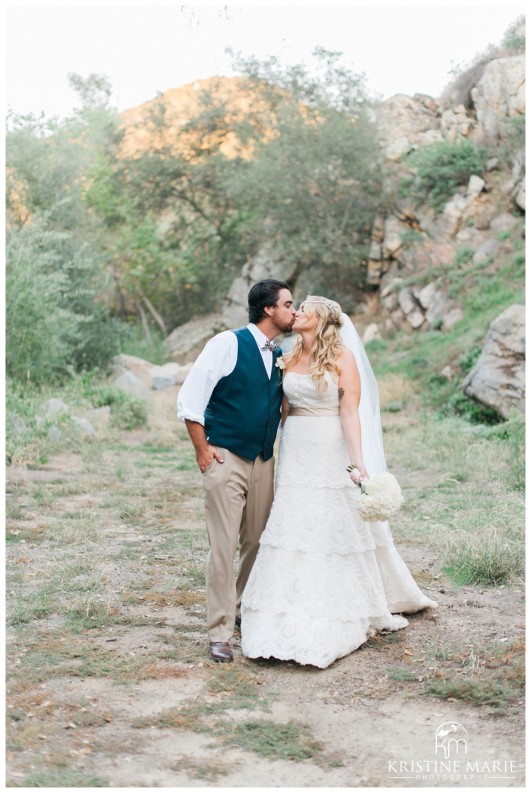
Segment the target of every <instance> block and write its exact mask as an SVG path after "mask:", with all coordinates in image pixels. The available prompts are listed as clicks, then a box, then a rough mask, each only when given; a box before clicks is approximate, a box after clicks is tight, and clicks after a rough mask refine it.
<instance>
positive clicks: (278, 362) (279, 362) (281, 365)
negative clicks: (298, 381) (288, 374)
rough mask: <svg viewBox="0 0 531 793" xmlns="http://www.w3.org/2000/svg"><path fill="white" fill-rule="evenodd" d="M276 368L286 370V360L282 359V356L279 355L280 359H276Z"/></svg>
mask: <svg viewBox="0 0 531 793" xmlns="http://www.w3.org/2000/svg"><path fill="white" fill-rule="evenodd" d="M275 366H276V367H278V369H280V371H282V369H285V368H286V364H285V363H284V358H283V357H282V355H279V356H278V358H277V359H276V361H275Z"/></svg>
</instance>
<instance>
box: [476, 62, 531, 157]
mask: <svg viewBox="0 0 531 793" xmlns="http://www.w3.org/2000/svg"><path fill="white" fill-rule="evenodd" d="M470 95H471V97H472V101H473V102H474V106H475V110H476V117H477V120H478V128H479V136H480V137H481V139H482V141H483V142H485V143H486V144H487V145H490V146H492V145H495V144H497V143H499V141H500V140H501V139H502V138H503V135H504V126H505V125H504V122H505V121H506V119H508V118H511V117H514V116H518V115H520V116H523V115H524V114H525V56H524V55H515V56H514V57H512V58H497V59H496V60H493V61H491V62H490V63H488V64H487V66H486V67H485V71H484V73H483V76H482V77H481V79H480V81H479V82H478V84H477V85H476V86H475V87H474V88H473V89H472V91H471V92H470Z"/></svg>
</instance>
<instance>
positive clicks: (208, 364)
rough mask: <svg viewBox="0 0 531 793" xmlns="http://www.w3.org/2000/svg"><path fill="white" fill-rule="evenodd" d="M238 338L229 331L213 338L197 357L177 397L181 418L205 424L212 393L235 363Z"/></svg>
mask: <svg viewBox="0 0 531 793" xmlns="http://www.w3.org/2000/svg"><path fill="white" fill-rule="evenodd" d="M237 356H238V340H237V338H236V336H235V335H234V333H233V332H232V331H230V330H227V331H223V332H222V333H218V335H217V336H214V338H212V339H210V341H208V342H207V343H206V345H205V347H204V349H203V351H202V352H201V353H200V354H199V356H198V357H197V358H196V360H195V362H194V365H193V366H192V368H191V369H190V372H189V373H188V376H187V377H186V380H185V381H184V383H183V384H182V386H181V390H180V391H179V396H178V397H177V415H178V417H179V419H180V420H181V421H185V420H186V419H189V420H190V421H197V422H198V423H199V424H203V425H204V423H205V409H206V406H207V405H208V403H209V401H210V397H211V396H212V392H213V390H214V388H215V387H216V385H217V384H218V383H219V381H220V380H221V378H222V377H226V376H227V375H229V374H230V373H231V372H232V371H233V369H234V367H235V366H236V358H237Z"/></svg>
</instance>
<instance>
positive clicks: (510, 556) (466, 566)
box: [443, 525, 525, 586]
mask: <svg viewBox="0 0 531 793" xmlns="http://www.w3.org/2000/svg"><path fill="white" fill-rule="evenodd" d="M508 528H509V529H510V527H507V526H505V527H504V528H501V529H498V528H494V527H483V528H482V529H481V531H480V532H479V533H476V534H470V533H468V532H466V531H456V530H454V531H453V532H452V534H451V535H450V536H449V537H447V546H446V552H445V564H444V565H443V570H444V572H446V573H448V574H449V575H450V576H451V577H452V578H454V579H455V580H456V582H457V583H459V584H487V585H490V586H496V585H499V584H505V583H507V582H508V581H509V580H510V579H512V578H513V577H515V576H523V575H524V572H525V556H524V550H525V549H524V539H523V525H522V536H521V537H520V538H518V537H516V538H515V537H514V536H513V537H511V536H510V535H509V533H508Z"/></svg>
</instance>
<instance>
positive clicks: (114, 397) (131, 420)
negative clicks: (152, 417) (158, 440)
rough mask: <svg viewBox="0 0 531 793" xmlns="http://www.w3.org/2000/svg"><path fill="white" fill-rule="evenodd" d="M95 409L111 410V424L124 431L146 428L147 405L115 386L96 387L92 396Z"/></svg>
mask: <svg viewBox="0 0 531 793" xmlns="http://www.w3.org/2000/svg"><path fill="white" fill-rule="evenodd" d="M91 401H92V404H93V405H94V406H95V407H105V406H109V407H110V408H111V424H112V426H114V427H117V428H118V429H122V430H134V429H137V428H139V427H145V426H146V424H147V420H148V415H147V408H146V403H145V402H144V400H142V399H137V398H136V397H133V396H130V395H129V394H126V393H125V392H124V391H121V390H120V389H119V388H115V387H114V386H99V387H95V388H94V390H93V392H92V395H91Z"/></svg>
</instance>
